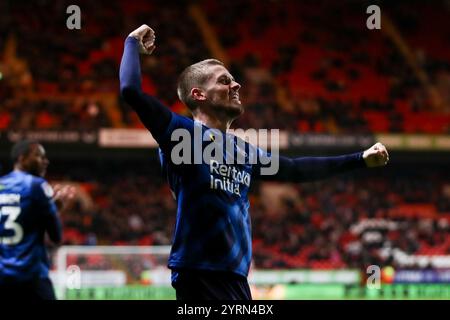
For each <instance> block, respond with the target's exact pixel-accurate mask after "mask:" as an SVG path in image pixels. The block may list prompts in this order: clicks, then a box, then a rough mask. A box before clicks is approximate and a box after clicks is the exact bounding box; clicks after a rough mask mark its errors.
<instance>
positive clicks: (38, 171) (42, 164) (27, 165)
mask: <svg viewBox="0 0 450 320" xmlns="http://www.w3.org/2000/svg"><path fill="white" fill-rule="evenodd" d="M49 163H50V162H49V161H48V159H47V155H46V154H45V149H44V147H43V146H42V145H40V144H32V145H31V146H30V151H29V152H28V154H27V155H25V156H24V158H23V162H22V166H23V168H24V169H25V171H27V172H29V173H31V174H34V175H36V176H40V177H44V176H45V174H46V172H47V167H48V165H49Z"/></svg>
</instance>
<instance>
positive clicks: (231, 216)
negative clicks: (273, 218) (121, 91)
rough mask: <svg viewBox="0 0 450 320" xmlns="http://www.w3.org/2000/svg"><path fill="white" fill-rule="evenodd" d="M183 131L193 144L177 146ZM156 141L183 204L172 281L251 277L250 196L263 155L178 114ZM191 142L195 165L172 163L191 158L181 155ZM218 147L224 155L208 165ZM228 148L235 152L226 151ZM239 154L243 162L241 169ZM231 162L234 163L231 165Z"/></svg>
mask: <svg viewBox="0 0 450 320" xmlns="http://www.w3.org/2000/svg"><path fill="white" fill-rule="evenodd" d="M180 128H183V129H186V132H189V133H190V136H191V137H192V139H187V140H183V139H180V140H179V141H177V139H175V141H172V138H171V136H172V133H173V132H174V131H175V130H176V129H180ZM195 130H198V131H200V132H201V137H202V142H201V143H200V144H195V143H194V136H195V135H194V131H195ZM198 131H197V132H198ZM174 136H180V135H178V134H176V135H174ZM203 137H205V138H204V139H203ZM156 139H157V141H158V143H159V146H160V149H159V156H160V161H161V165H162V169H163V173H164V174H165V175H166V177H167V180H168V182H169V185H170V188H171V189H172V191H173V193H174V195H175V197H176V201H177V203H178V211H177V219H176V225H175V231H174V238H173V245H172V250H171V253H170V257H169V264H168V266H169V268H171V269H173V270H175V272H173V274H172V275H173V276H172V279H173V280H176V275H177V273H176V269H177V268H189V269H203V270H218V271H229V272H233V273H236V274H239V275H242V276H245V277H246V276H247V275H248V271H249V267H250V262H251V256H252V244H251V222H250V215H249V210H248V209H249V206H250V204H249V200H248V196H247V194H248V190H249V188H250V184H251V179H252V176H253V175H254V174H255V173H256V172H258V170H255V165H252V163H254V162H255V159H257V157H256V156H257V154H256V153H257V152H259V153H261V152H262V151H261V149H257V148H255V147H254V146H251V145H250V144H248V143H247V142H244V141H242V140H240V142H241V143H237V141H238V138H236V137H235V136H234V135H231V134H227V133H223V132H221V131H219V130H215V129H210V128H208V127H206V126H204V125H202V124H201V123H199V122H196V121H194V120H192V119H190V118H187V117H184V116H180V115H177V114H175V113H173V114H172V119H171V121H170V124H169V127H168V129H167V131H166V132H165V134H163V135H161V136H160V137H156ZM181 140H183V141H181ZM186 141H188V143H189V144H190V155H189V156H188V157H187V158H186V159H188V160H189V161H191V163H192V162H193V164H189V163H183V162H181V163H180V161H178V160H177V161H174V157H172V153H174V156H177V155H182V156H186V155H185V154H183V152H179V150H178V148H179V147H180V142H186ZM214 143H217V144H219V145H218V149H221V150H222V153H221V155H220V156H218V158H216V157H214V156H215V154H214V152H212V153H211V155H212V156H213V157H211V158H210V159H203V157H202V153H203V152H204V150H205V149H207V148H208V146H209V145H211V144H214ZM227 143H229V144H230V145H231V147H228V148H226V145H227ZM242 144H244V148H242ZM176 145H178V146H176ZM198 146H200V147H199V148H198V149H197V150H196V147H198ZM211 149H212V148H211ZM184 151H186V150H184ZM230 151H231V152H230ZM227 152H228V153H227ZM230 153H232V154H230ZM238 153H241V159H244V161H240V162H239V163H237V162H238V161H237V159H239V158H238ZM266 155H268V154H266ZM252 156H253V158H251V157H252ZM196 157H197V158H196ZM198 157H200V158H198ZM227 157H228V158H227ZM232 157H234V159H235V161H234V163H231V161H230V160H229V159H233V158H232ZM194 158H195V159H194ZM250 160H252V161H253V162H252V161H250ZM227 161H228V162H227ZM176 162H178V163H176ZM228 163H230V164H228Z"/></svg>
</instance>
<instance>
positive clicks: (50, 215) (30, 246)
mask: <svg viewBox="0 0 450 320" xmlns="http://www.w3.org/2000/svg"><path fill="white" fill-rule="evenodd" d="M52 197H53V190H52V188H51V186H50V185H49V184H48V183H47V182H46V180H44V179H43V178H40V177H37V176H34V175H31V174H28V173H26V172H23V171H19V170H15V171H12V172H11V173H9V174H7V175H5V176H3V177H0V282H1V281H2V280H6V279H8V280H13V281H27V280H31V279H36V278H47V277H48V272H49V259H48V256H47V252H46V248H45V245H44V235H45V233H46V232H47V233H48V235H49V237H50V239H51V240H52V241H55V242H59V241H60V240H61V224H60V220H59V218H58V216H57V208H56V205H55V203H54V201H53V199H52Z"/></svg>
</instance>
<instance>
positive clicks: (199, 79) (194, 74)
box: [177, 59, 224, 111]
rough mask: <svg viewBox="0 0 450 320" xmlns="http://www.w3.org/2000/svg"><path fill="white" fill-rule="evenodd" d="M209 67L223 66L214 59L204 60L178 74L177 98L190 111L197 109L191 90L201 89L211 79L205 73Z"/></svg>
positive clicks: (208, 74)
mask: <svg viewBox="0 0 450 320" xmlns="http://www.w3.org/2000/svg"><path fill="white" fill-rule="evenodd" d="M209 66H224V64H223V63H222V62H221V61H219V60H216V59H206V60H203V61H200V62H197V63H194V64H193V65H190V66H189V67H187V68H186V69H184V71H183V72H182V73H181V74H180V76H179V78H178V85H177V94H178V98H180V100H181V101H182V102H183V103H184V104H185V105H186V106H187V107H188V108H189V109H190V110H191V111H193V110H195V109H197V104H196V102H195V100H194V99H193V98H192V96H191V90H192V88H196V87H202V86H203V85H204V84H205V83H206V82H207V81H208V80H209V78H210V77H211V73H208V72H207V67H209Z"/></svg>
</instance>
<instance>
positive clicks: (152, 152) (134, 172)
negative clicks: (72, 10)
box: [0, 0, 450, 299]
mask: <svg viewBox="0 0 450 320" xmlns="http://www.w3.org/2000/svg"><path fill="white" fill-rule="evenodd" d="M72 4H76V5H78V6H79V8H80V10H81V29H79V30H77V29H74V30H69V29H68V28H67V27H66V20H67V19H68V18H69V16H70V14H67V13H66V9H67V7H68V6H69V5H72ZM372 4H376V5H378V6H379V7H380V9H381V17H382V22H381V29H380V30H377V29H375V30H369V29H368V28H367V26H366V20H367V19H368V18H369V16H370V14H367V13H366V10H367V7H368V6H369V5H372ZM449 18H450V1H430V2H425V1H356V0H343V1H331V0H330V1H324V0H314V1H313V0H310V1H288V0H259V1H253V0H234V1H209V0H199V1H181V2H180V1H176V2H173V3H172V2H171V1H153V0H148V1H132V0H128V1H118V0H110V1H107V2H99V1H50V0H40V1H12V0H6V1H5V0H4V1H1V2H0V150H1V152H0V161H1V162H0V163H1V167H0V173H1V174H5V173H7V172H8V171H9V170H10V169H11V164H10V163H9V159H8V156H9V150H10V147H11V146H12V144H13V143H14V142H16V141H18V140H19V139H22V138H33V139H38V140H40V141H41V142H42V143H43V144H44V146H45V147H46V149H47V153H48V156H49V158H50V162H51V164H50V167H49V170H48V180H49V181H50V182H51V183H56V182H64V183H70V184H72V185H74V186H76V188H77V189H78V191H79V192H78V198H77V200H76V203H75V205H74V206H73V207H72V208H71V209H70V210H68V211H66V212H63V213H62V219H63V222H64V246H63V247H61V248H52V250H51V254H52V257H53V258H54V263H53V273H52V277H53V279H54V281H55V283H56V285H57V287H58V295H59V297H60V298H66V299H111V298H114V299H173V298H174V297H175V295H174V291H173V290H172V289H171V287H170V283H169V278H170V273H169V271H168V269H167V268H166V266H165V265H166V260H167V253H168V251H167V250H168V247H167V246H168V245H170V244H171V237H172V231H173V228H174V224H175V215H176V203H175V201H174V200H173V198H172V195H171V193H170V190H169V187H168V185H167V184H166V183H165V181H164V177H163V176H162V175H161V173H160V170H159V162H158V159H157V149H156V144H155V142H154V140H153V139H152V137H151V135H150V134H149V133H148V132H147V131H146V130H145V129H144V128H143V126H142V124H141V123H140V122H139V119H138V118H137V117H136V115H135V114H134V113H133V111H132V109H131V108H130V107H129V106H127V105H126V104H125V103H124V102H123V101H122V100H121V98H120V96H119V81H118V72H119V71H118V70H119V65H120V59H121V56H122V51H123V43H124V40H125V38H126V36H127V35H128V34H129V33H130V32H131V31H132V30H134V29H135V28H137V27H138V26H140V25H141V24H143V23H145V24H148V25H149V26H151V27H152V28H153V29H154V30H155V31H156V36H157V43H156V45H157V48H156V50H155V52H154V53H153V55H152V56H149V57H145V58H143V59H142V74H143V82H142V84H143V89H144V91H145V92H147V93H149V94H153V95H155V96H157V97H159V98H160V99H161V100H162V101H163V102H164V103H165V104H166V105H167V106H169V107H170V108H171V109H172V110H173V111H175V112H178V113H180V114H184V115H189V113H188V110H187V108H186V107H185V106H184V105H182V104H181V102H180V101H179V100H178V99H177V96H176V79H177V76H178V74H180V72H181V71H182V70H183V69H184V68H185V67H186V66H188V65H190V64H192V63H195V62H198V61H200V60H202V59H205V58H211V57H214V58H217V59H220V60H222V61H224V62H225V64H226V65H227V67H228V68H229V69H230V71H231V73H232V74H233V76H234V77H235V78H236V80H237V81H238V82H240V83H241V84H242V88H241V90H240V95H241V100H242V101H243V103H244V104H245V106H246V111H245V114H244V115H243V116H242V117H241V118H240V119H239V120H238V121H236V122H235V123H234V126H233V127H234V128H244V129H247V128H255V129H262V128H266V129H270V128H273V129H280V130H281V136H282V140H281V141H280V148H281V154H284V155H291V156H307V155H324V156H325V155H335V154H341V153H349V152H356V151H360V150H362V149H365V148H367V147H369V146H371V145H372V144H373V143H374V142H375V141H381V142H382V143H384V144H385V145H386V146H387V148H388V150H389V152H390V158H391V161H390V163H389V165H388V166H387V167H385V168H377V169H372V170H365V171H355V172H352V173H351V174H345V175H342V176H336V177H334V178H332V179H328V180H325V181H321V182H315V183H303V184H279V183H258V182H256V181H255V182H254V183H253V186H252V193H251V196H250V201H251V210H250V213H251V216H252V228H253V239H254V241H253V251H254V261H253V266H252V271H251V275H250V282H251V284H252V290H253V295H254V297H255V298H257V299H392V298H394V299H411V298H412V299H450V225H449V223H450V179H449V178H450V162H449V160H450V136H449V133H450V24H449V23H448V21H449ZM371 265H375V266H378V267H379V269H376V270H375V273H374V271H370V272H368V270H367V268H368V267H369V266H371ZM69 266H77V267H78V268H79V270H80V271H81V279H78V280H80V281H81V289H74V288H73V286H72V287H71V286H70V285H67V281H66V280H67V279H66V278H67V276H68V271H67V270H68V267H69ZM71 270H72V271H73V269H71ZM369 270H372V269H369ZM377 270H379V275H380V277H379V278H376V279H375V278H371V277H370V276H371V275H374V274H375V276H376V275H378V273H377ZM374 279H375V280H374ZM377 279H379V280H380V281H381V285H380V287H377V285H378V282H377ZM367 281H368V282H367ZM367 283H369V284H371V285H369V286H368V285H367ZM373 286H375V287H377V288H375V289H373V288H372V287H373Z"/></svg>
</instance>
